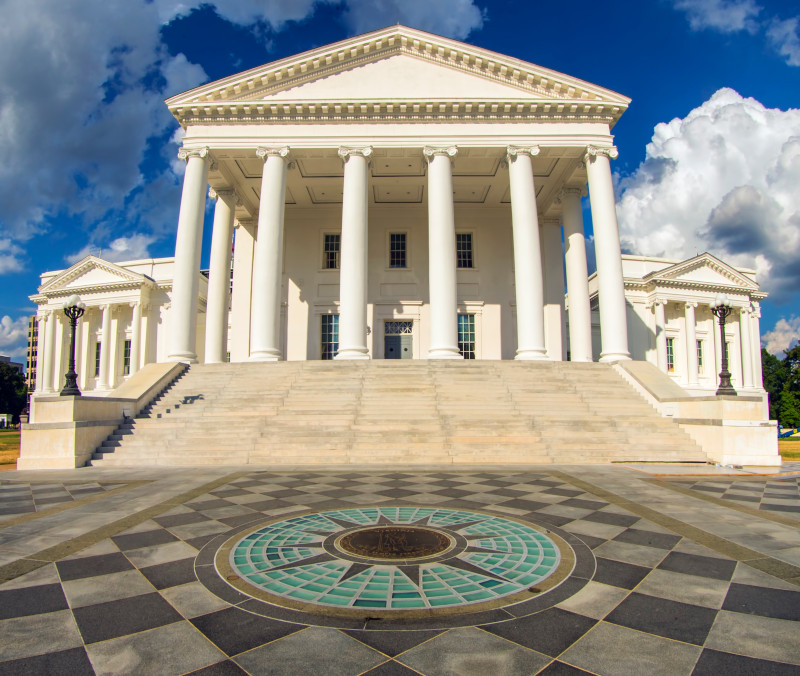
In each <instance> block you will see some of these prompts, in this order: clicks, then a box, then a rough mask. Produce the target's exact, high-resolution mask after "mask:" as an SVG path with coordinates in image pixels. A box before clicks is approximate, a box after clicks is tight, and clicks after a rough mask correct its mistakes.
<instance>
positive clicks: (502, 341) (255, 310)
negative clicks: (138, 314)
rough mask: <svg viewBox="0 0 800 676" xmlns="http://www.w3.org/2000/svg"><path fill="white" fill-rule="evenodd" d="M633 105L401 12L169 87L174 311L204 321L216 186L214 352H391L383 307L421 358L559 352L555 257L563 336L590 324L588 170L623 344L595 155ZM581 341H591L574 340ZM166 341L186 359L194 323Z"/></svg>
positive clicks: (614, 261)
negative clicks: (176, 141) (257, 64)
mask: <svg viewBox="0 0 800 676" xmlns="http://www.w3.org/2000/svg"><path fill="white" fill-rule="evenodd" d="M628 102H629V100H628V99H627V98H626V97H624V96H621V95H619V94H616V93H614V92H611V91H609V90H606V89H603V88H601V87H597V86H595V85H591V84H589V83H586V82H582V81H580V80H577V79H575V78H571V77H570V76H566V75H563V74H560V73H555V72H553V71H549V70H547V69H544V68H540V67H539V66H534V65H532V64H528V63H525V62H522V61H518V60H516V59H512V58H509V57H505V56H502V55H500V54H495V53H492V52H488V51H486V50H482V49H480V48H477V47H474V46H472V45H466V44H463V43H459V42H456V41H453V40H448V39H445V38H440V37H438V36H433V35H430V34H427V33H423V32H421V31H417V30H413V29H409V28H406V27H403V26H393V27H390V28H387V29H383V30H380V31H375V32H373V33H369V34H366V35H362V36H358V37H355V38H351V39H349V40H345V41H343V42H341V43H336V44H333V45H328V46H325V47H321V48H319V49H316V50H312V51H311V52H307V53H304V54H300V55H297V56H295V57H290V58H288V59H284V60H282V61H278V62H275V63H273V64H268V65H266V66H263V67H261V68H257V69H254V70H252V71H248V72H246V73H242V74H240V75H234V76H231V77H229V78H226V79H224V80H220V81H218V82H214V83H211V84H209V85H205V86H203V87H200V88H198V89H195V90H192V91H190V92H187V93H185V94H181V95H179V96H177V97H174V98H172V99H170V100H169V101H168V102H167V103H168V105H169V107H170V110H171V112H172V113H173V114H174V115H175V116H176V118H177V119H178V121H179V122H180V123H181V125H182V126H183V127H184V129H185V130H186V136H185V138H184V147H183V149H182V150H181V157H182V158H183V159H184V160H185V161H186V162H187V170H186V174H185V179H184V189H183V195H182V201H181V209H180V217H179V226H178V235H177V241H176V250H175V252H176V253H175V255H176V259H175V273H176V276H175V286H174V293H173V304H174V311H173V314H174V317H175V319H176V321H177V322H178V323H179V324H180V325H182V326H185V327H194V326H196V324H197V304H196V300H195V297H196V294H195V293H193V284H194V281H193V280H194V279H195V278H196V277H195V275H196V272H197V271H198V270H199V243H200V242H201V241H202V229H203V219H202V208H201V206H202V204H203V203H204V200H205V198H206V192H207V190H208V185H209V184H210V185H211V188H212V190H213V191H214V193H215V194H216V195H217V196H219V195H225V196H226V198H225V199H221V198H220V197H217V203H216V211H215V217H214V226H213V228H214V232H213V235H212V241H213V242H214V245H213V248H214V251H215V252H218V253H217V254H214V253H213V252H212V257H211V265H210V268H211V269H210V274H209V279H210V286H209V312H208V314H207V317H206V349H205V359H206V360H207V361H215V360H219V359H220V358H221V354H222V352H221V350H220V347H219V346H220V345H223V344H226V342H228V344H229V352H230V359H231V361H247V360H254V361H274V360H279V359H289V360H297V359H300V360H304V359H319V358H324V357H326V356H331V355H335V358H336V359H365V358H375V357H378V356H384V357H385V356H387V355H385V354H383V352H384V351H385V350H384V345H383V342H384V335H387V334H385V325H386V322H396V321H410V322H411V327H412V328H411V330H412V333H411V334H409V335H412V342H413V348H412V350H413V355H414V357H415V358H427V359H461V358H464V357H465V356H466V357H470V358H472V357H474V358H484V359H512V358H516V359H525V360H528V359H551V360H562V359H564V358H565V356H566V352H567V350H566V345H567V338H566V335H565V328H564V327H565V326H566V312H565V304H564V289H565V274H566V279H567V281H568V285H567V291H568V293H569V296H570V298H572V299H574V302H570V330H572V331H574V332H576V336H578V337H579V338H576V340H578V342H583V343H585V342H586V337H587V336H591V319H590V312H589V306H588V287H587V281H586V280H587V272H586V252H585V246H586V242H585V237H584V234H583V223H582V211H581V204H580V196H581V191H585V187H586V185H587V182H588V187H589V201H590V205H591V211H592V219H593V222H594V228H595V234H596V242H597V244H596V253H597V260H598V271H599V276H600V279H601V280H602V281H601V291H600V293H601V297H602V302H601V314H602V325H603V328H602V336H603V337H602V341H603V347H602V354H601V355H600V359H601V360H602V361H617V360H624V359H628V358H629V354H628V348H627V328H626V316H625V315H626V313H625V300H624V288H623V284H622V273H621V263H620V246H619V235H618V230H617V222H616V215H615V210H614V196H613V189H612V183H611V168H610V163H609V160H610V159H614V158H615V157H616V155H617V153H616V150H615V148H614V146H613V137H612V136H611V133H610V130H611V127H612V126H613V125H614V123H616V121H617V120H618V119H619V116H620V115H621V114H622V112H624V110H625V109H626V108H627V105H628ZM562 224H563V226H564V227H565V234H564V241H565V242H566V244H567V251H566V252H564V249H563V248H562V231H561V228H562ZM231 225H233V228H231ZM232 229H235V237H234V235H233V234H232ZM234 240H235V241H234ZM231 247H233V249H234V265H233V284H232V294H233V297H232V299H231V317H230V332H231V335H230V340H229V341H227V340H226V336H225V332H226V331H227V330H228V325H227V323H226V322H225V321H224V319H223V314H222V313H221V311H220V310H219V307H220V302H224V300H225V298H226V297H225V296H224V293H223V291H222V286H223V283H222V281H220V280H223V279H227V277H226V275H227V273H228V266H229V259H227V258H226V256H225V255H223V254H222V253H219V252H228V251H230V249H231ZM510 262H511V264H510ZM215 280H216V281H215ZM214 294H217V296H216V297H215V295H214ZM212 298H213V299H214V303H212V302H211V301H212ZM212 308H216V309H214V311H213V312H212V311H211V309H212ZM460 316H461V317H462V318H461V319H459V317H460ZM325 340H327V341H328V342H329V343H330V344H327V345H326V344H325ZM467 344H468V347H469V348H470V349H465V345H467ZM576 344H577V343H576ZM209 347H210V348H211V349H209ZM589 358H590V351H589V350H587V349H586V347H585V346H584V347H583V349H578V350H576V351H575V352H574V356H573V359H575V360H578V361H581V360H587V359H589ZM169 359H171V360H174V361H197V360H198V359H199V356H198V353H197V340H196V337H195V335H194V333H193V329H191V328H184V329H181V330H177V331H174V332H172V334H171V346H170V348H169Z"/></svg>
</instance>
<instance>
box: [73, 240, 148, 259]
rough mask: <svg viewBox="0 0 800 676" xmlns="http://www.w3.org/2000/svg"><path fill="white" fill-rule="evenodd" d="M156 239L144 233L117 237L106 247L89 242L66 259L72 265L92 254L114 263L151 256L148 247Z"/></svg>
mask: <svg viewBox="0 0 800 676" xmlns="http://www.w3.org/2000/svg"><path fill="white" fill-rule="evenodd" d="M154 241H155V237H151V236H150V235H144V234H135V235H131V236H130V237H117V238H116V239H115V240H112V241H111V243H110V244H109V245H108V246H107V247H104V248H101V247H99V246H97V245H96V244H92V243H90V244H87V245H86V246H85V247H83V248H82V249H81V250H80V251H78V252H76V253H74V254H70V255H69V256H66V257H65V259H64V260H66V261H67V263H69V264H70V265H72V264H73V263H77V262H78V261H79V260H81V259H82V258H85V257H86V256H88V255H90V254H93V255H95V256H100V257H101V258H103V259H104V260H107V261H111V262H112V263H118V262H120V261H133V260H137V259H139V258H150V253H149V251H148V249H149V247H150V245H151V244H152V243H153V242H154Z"/></svg>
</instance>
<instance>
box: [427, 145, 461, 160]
mask: <svg viewBox="0 0 800 676" xmlns="http://www.w3.org/2000/svg"><path fill="white" fill-rule="evenodd" d="M422 154H423V155H424V156H425V159H426V160H428V162H430V161H431V160H432V159H433V158H434V156H436V155H447V156H448V157H449V158H450V159H451V160H452V159H453V158H454V157H455V156H456V155H458V148H456V146H425V147H424V148H423V149H422Z"/></svg>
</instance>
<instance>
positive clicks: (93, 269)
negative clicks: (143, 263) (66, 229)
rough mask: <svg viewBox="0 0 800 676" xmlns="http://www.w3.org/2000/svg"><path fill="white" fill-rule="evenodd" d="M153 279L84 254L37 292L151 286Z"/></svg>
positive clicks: (56, 292)
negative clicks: (83, 256) (84, 256)
mask: <svg viewBox="0 0 800 676" xmlns="http://www.w3.org/2000/svg"><path fill="white" fill-rule="evenodd" d="M152 284H153V281H152V280H151V279H150V278H148V277H146V276H145V275H141V274H138V273H136V272H131V271H130V270H126V269H125V268H123V267H120V266H119V265H115V264H114V263H110V262H109V261H105V260H103V259H102V258H98V257H97V256H86V258H83V259H81V260H80V261H78V262H77V263H75V264H74V265H72V266H71V267H69V268H67V269H66V270H64V271H62V272H61V273H59V274H58V275H56V276H55V277H54V278H53V279H51V280H49V281H48V282H46V283H45V284H43V285H42V286H41V287H39V293H40V294H43V295H45V296H47V295H59V296H60V295H65V294H69V293H73V292H84V293H85V292H87V291H90V290H99V289H107V288H120V287H128V288H133V287H137V286H151V285H152Z"/></svg>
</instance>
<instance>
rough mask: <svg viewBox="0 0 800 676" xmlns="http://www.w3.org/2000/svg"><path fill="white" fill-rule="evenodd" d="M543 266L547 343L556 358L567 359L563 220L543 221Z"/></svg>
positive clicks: (549, 354)
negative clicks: (565, 357) (562, 245)
mask: <svg viewBox="0 0 800 676" xmlns="http://www.w3.org/2000/svg"><path fill="white" fill-rule="evenodd" d="M540 226H541V227H540V232H541V235H542V236H541V248H542V269H543V271H544V331H545V335H544V344H545V348H546V349H547V356H548V358H549V359H552V360H553V361H563V360H564V349H565V347H566V345H565V344H564V339H565V336H564V319H565V318H564V250H563V249H562V247H561V222H560V221H557V220H543V221H542V222H541V223H540Z"/></svg>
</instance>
